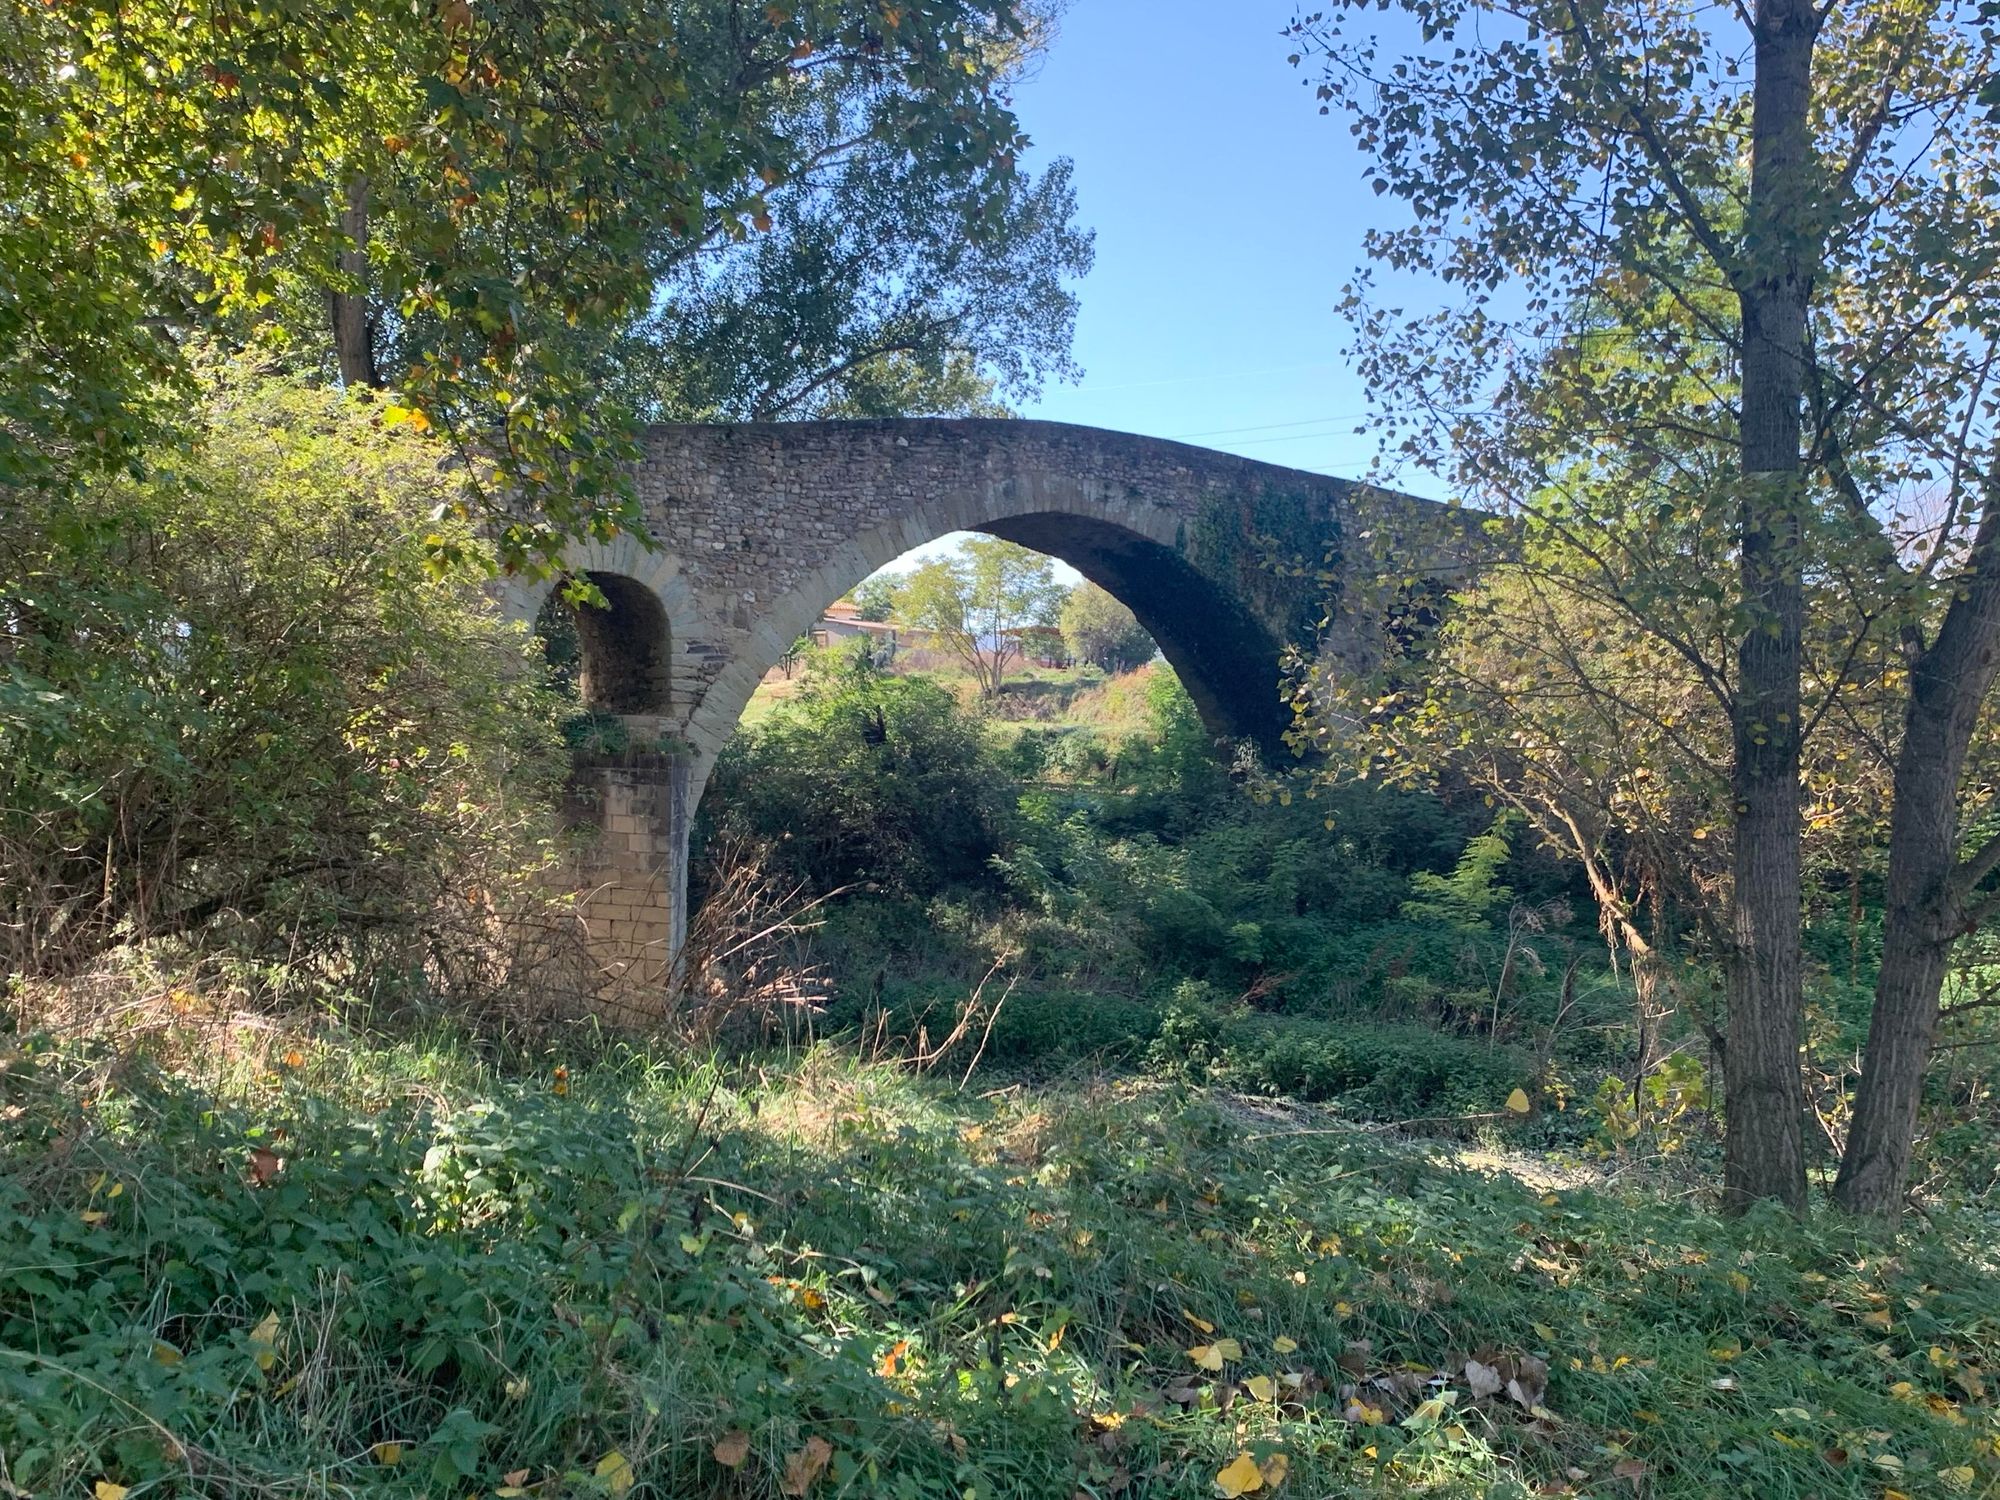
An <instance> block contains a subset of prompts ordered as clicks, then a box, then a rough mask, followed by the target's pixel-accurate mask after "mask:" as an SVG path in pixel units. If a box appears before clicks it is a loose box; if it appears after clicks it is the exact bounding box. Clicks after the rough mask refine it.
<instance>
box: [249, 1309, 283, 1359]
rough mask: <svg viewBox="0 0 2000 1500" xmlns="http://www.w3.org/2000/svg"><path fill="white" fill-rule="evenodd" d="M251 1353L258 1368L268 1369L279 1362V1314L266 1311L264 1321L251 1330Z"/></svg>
mask: <svg viewBox="0 0 2000 1500" xmlns="http://www.w3.org/2000/svg"><path fill="white" fill-rule="evenodd" d="M250 1354H251V1357H252V1358H254V1359H255V1360H256V1361H257V1368H258V1369H260V1370H268V1369H270V1368H271V1366H272V1365H274V1364H276V1363H277V1362H278V1315H277V1314H276V1313H274V1312H272V1313H265V1314H264V1321H263V1322H261V1323H259V1324H258V1325H257V1326H256V1327H255V1328H253V1329H251V1330H250Z"/></svg>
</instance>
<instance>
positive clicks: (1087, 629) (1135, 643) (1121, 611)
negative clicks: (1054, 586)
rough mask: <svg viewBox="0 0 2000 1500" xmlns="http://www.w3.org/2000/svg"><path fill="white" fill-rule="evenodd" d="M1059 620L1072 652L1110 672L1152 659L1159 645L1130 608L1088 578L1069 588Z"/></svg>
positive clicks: (1065, 640)
mask: <svg viewBox="0 0 2000 1500" xmlns="http://www.w3.org/2000/svg"><path fill="white" fill-rule="evenodd" d="M1058 623H1059V624H1060V626H1061V628H1062V638H1063V644H1065V645H1066V646H1068V647H1069V651H1070V655H1072V656H1074V657H1075V658H1076V659H1077V660H1078V661H1090V662H1096V663H1097V665H1098V666H1100V667H1102V668H1104V670H1105V671H1107V672H1116V671H1120V670H1122V669H1124V668H1127V667H1136V666H1138V665H1139V664H1140V663H1141V662H1147V661H1151V660H1152V659H1153V653H1154V652H1155V651H1157V650H1158V649H1159V648H1158V647H1157V646H1155V645H1154V644H1153V638H1152V637H1151V636H1150V635H1148V634H1147V633H1146V630H1145V627H1144V626H1142V625H1141V624H1140V623H1139V620H1138V617H1137V616H1136V615H1134V614H1133V613H1132V611H1131V610H1129V609H1127V608H1126V607H1125V606H1124V605H1123V604H1121V603H1119V602H1118V600H1117V599H1115V598H1113V597H1112V596H1111V595H1110V594H1109V593H1107V592H1106V591H1105V590H1103V589H1101V588H1099V587H1098V586H1097V585H1096V584H1094V583H1090V582H1087V581H1086V582H1084V583H1080V584H1078V585H1077V586H1076V587H1075V588H1073V589H1071V590H1070V591H1069V597H1068V598H1066V599H1064V600H1063V605H1062V612H1061V614H1060V615H1059V616H1058Z"/></svg>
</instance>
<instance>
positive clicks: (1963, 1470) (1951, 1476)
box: [1938, 1464, 1979, 1490]
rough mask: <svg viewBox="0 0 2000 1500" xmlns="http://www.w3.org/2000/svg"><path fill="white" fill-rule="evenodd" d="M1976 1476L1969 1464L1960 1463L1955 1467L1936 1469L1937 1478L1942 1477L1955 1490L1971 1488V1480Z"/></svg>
mask: <svg viewBox="0 0 2000 1500" xmlns="http://www.w3.org/2000/svg"><path fill="white" fill-rule="evenodd" d="M1978 1477H1979V1476H1978V1475H1977V1474H1975V1473H1973V1471H1972V1465H1971V1464H1960V1465H1959V1466H1958V1467H1957V1468H1955V1469H1939V1470H1938V1478H1940V1479H1942V1480H1943V1481H1944V1482H1945V1483H1946V1484H1948V1485H1950V1486H1951V1487H1952V1488H1953V1489H1955V1490H1969V1489H1971V1488H1972V1481H1973V1480H1975V1479H1977V1478H1978Z"/></svg>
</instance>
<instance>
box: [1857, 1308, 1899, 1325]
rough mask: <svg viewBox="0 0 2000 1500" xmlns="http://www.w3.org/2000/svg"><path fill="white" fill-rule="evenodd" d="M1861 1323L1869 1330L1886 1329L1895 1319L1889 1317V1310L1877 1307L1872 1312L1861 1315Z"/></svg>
mask: <svg viewBox="0 0 2000 1500" xmlns="http://www.w3.org/2000/svg"><path fill="white" fill-rule="evenodd" d="M1861 1321H1862V1322H1864V1323H1866V1324H1867V1325H1868V1326H1869V1327H1870V1328H1887V1327H1889V1326H1890V1325H1891V1324H1893V1323H1894V1322H1895V1319H1893V1318H1891V1317H1890V1316H1889V1310H1888V1309H1887V1308H1886V1307H1878V1308H1876V1309H1875V1310H1874V1311H1873V1312H1870V1313H1863V1314H1862V1315H1861Z"/></svg>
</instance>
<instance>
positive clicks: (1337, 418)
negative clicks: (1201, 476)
mask: <svg viewBox="0 0 2000 1500" xmlns="http://www.w3.org/2000/svg"><path fill="white" fill-rule="evenodd" d="M1367 415H1369V414H1368V413H1367V412H1365V411H1343V412H1335V413H1333V414H1332V415H1331V416H1325V417H1301V418H1300V419H1299V420H1298V421H1296V422H1265V423H1262V424H1260V425H1259V426H1256V427H1211V428H1209V429H1208V430H1207V431H1206V432H1176V433H1174V434H1172V437H1171V441H1173V442H1176V443H1182V442H1186V441H1187V440H1188V439H1190V438H1200V437H1232V436H1234V435H1235V434H1236V433H1239V432H1276V431H1277V430H1278V429H1279V428H1281V427H1313V426H1317V425H1318V424H1319V423H1321V422H1356V421H1359V420H1360V419H1361V418H1363V417H1365V416H1367Z"/></svg>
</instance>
